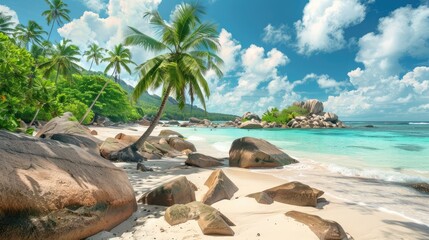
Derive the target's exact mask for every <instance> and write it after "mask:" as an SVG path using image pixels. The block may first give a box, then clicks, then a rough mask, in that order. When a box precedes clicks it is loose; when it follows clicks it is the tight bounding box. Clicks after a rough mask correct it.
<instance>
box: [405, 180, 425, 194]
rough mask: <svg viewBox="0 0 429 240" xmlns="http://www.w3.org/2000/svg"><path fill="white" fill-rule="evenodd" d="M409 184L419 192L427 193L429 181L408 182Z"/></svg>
mask: <svg viewBox="0 0 429 240" xmlns="http://www.w3.org/2000/svg"><path fill="white" fill-rule="evenodd" d="M409 186H410V187H412V188H414V189H416V190H417V191H419V192H422V193H426V194H429V183H425V182H420V183H413V184H410V185H409Z"/></svg>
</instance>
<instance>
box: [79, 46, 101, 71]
mask: <svg viewBox="0 0 429 240" xmlns="http://www.w3.org/2000/svg"><path fill="white" fill-rule="evenodd" d="M104 51H106V50H105V49H104V48H101V47H99V46H98V45H97V44H96V43H93V44H91V45H89V46H88V50H86V51H85V52H84V53H83V55H84V56H86V61H87V62H89V61H91V65H90V66H89V70H88V71H91V68H92V64H93V63H94V62H95V64H96V65H98V64H100V62H101V61H102V60H103V52H104Z"/></svg>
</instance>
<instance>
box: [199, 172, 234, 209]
mask: <svg viewBox="0 0 429 240" xmlns="http://www.w3.org/2000/svg"><path fill="white" fill-rule="evenodd" d="M204 185H206V186H207V187H209V190H208V191H207V193H206V194H205V195H204V197H203V200H202V202H203V203H205V204H207V205H212V204H213V203H215V202H218V201H220V200H223V199H231V198H232V196H234V193H235V192H237V191H238V187H237V186H236V185H235V184H234V183H233V182H232V181H231V180H230V179H229V178H228V177H227V176H226V175H225V173H224V172H223V171H222V170H221V169H218V170H215V171H213V172H212V174H211V175H210V177H209V178H208V179H207V181H206V182H205V183H204Z"/></svg>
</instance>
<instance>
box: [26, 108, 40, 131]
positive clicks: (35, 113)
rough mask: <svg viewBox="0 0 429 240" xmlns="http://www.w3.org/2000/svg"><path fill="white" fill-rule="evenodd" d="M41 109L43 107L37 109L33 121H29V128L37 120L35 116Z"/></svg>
mask: <svg viewBox="0 0 429 240" xmlns="http://www.w3.org/2000/svg"><path fill="white" fill-rule="evenodd" d="M42 107H43V105H42V106H41V107H39V108H37V111H36V113H35V114H34V117H33V120H31V122H30V124H29V125H28V126H29V127H31V126H32V125H33V123H34V122H35V121H36V119H37V115H39V112H40V109H41V108H42Z"/></svg>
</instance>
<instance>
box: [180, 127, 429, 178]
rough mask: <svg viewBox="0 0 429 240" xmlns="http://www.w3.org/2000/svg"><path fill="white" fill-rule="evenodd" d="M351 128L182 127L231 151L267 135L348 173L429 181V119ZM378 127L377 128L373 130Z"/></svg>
mask: <svg viewBox="0 0 429 240" xmlns="http://www.w3.org/2000/svg"><path fill="white" fill-rule="evenodd" d="M346 124H348V126H350V128H346V129H258V130H243V129H236V128H218V129H209V128H196V129H193V128H180V132H181V133H183V134H185V136H188V137H190V139H196V140H198V139H201V138H204V140H205V141H207V142H208V143H209V144H212V145H213V146H214V147H215V148H217V149H218V150H219V151H223V152H225V153H227V152H228V150H229V147H230V145H231V143H232V141H233V140H235V139H237V138H240V137H245V136H250V137H256V138H263V139H265V140H267V141H269V142H271V143H272V144H274V145H276V146H278V147H279V148H281V149H283V150H284V151H285V152H286V153H289V154H291V155H292V156H295V157H297V158H305V159H310V160H314V161H316V162H319V163H321V164H324V165H325V166H326V167H328V169H329V170H331V171H336V172H339V173H341V174H344V175H350V176H363V177H371V178H380V179H383V180H387V181H397V182H404V181H407V182H413V181H428V180H429V123H427V122H425V123H421V122H420V123H409V122H348V123H346ZM366 125H373V126H374V128H367V127H365V126H366Z"/></svg>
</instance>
